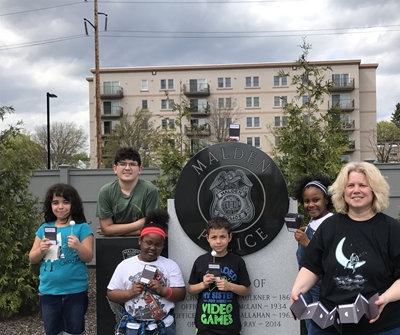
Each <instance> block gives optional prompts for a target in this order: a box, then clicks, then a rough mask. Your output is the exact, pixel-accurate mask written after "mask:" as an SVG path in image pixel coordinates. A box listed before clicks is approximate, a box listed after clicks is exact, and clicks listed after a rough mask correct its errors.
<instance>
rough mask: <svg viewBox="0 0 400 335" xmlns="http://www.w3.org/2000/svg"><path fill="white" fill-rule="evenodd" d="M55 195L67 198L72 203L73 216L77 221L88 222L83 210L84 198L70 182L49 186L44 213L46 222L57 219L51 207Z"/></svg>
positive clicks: (44, 203)
mask: <svg viewBox="0 0 400 335" xmlns="http://www.w3.org/2000/svg"><path fill="white" fill-rule="evenodd" d="M53 195H56V196H57V197H63V198H64V199H65V200H67V201H69V202H70V203H71V218H72V220H74V221H75V222H76V223H82V222H87V221H86V218H85V214H84V211H83V203H82V199H81V197H80V196H79V194H78V192H77V190H76V189H75V188H74V187H72V186H71V185H68V184H63V183H58V184H54V185H52V186H50V187H49V189H48V190H47V192H46V196H45V198H44V202H43V215H44V221H45V222H52V221H55V220H57V217H56V216H55V215H54V213H53V210H52V209H51V203H52V201H53Z"/></svg>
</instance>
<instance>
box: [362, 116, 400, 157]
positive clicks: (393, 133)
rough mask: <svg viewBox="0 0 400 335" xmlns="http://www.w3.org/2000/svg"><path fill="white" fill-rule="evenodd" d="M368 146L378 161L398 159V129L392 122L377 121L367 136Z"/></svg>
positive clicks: (399, 134)
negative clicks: (374, 127)
mask: <svg viewBox="0 0 400 335" xmlns="http://www.w3.org/2000/svg"><path fill="white" fill-rule="evenodd" d="M369 143H370V148H371V149H372V151H373V152H374V154H375V156H376V161H377V162H378V163H388V162H390V161H398V160H399V157H398V151H397V150H398V147H399V145H400V129H399V128H397V127H396V125H395V124H394V123H393V122H389V121H379V122H378V123H377V124H376V130H373V131H372V132H371V135H370V137H369Z"/></svg>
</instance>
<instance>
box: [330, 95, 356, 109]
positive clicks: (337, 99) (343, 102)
mask: <svg viewBox="0 0 400 335" xmlns="http://www.w3.org/2000/svg"><path fill="white" fill-rule="evenodd" d="M337 104H338V105H339V106H340V108H349V107H352V104H351V100H350V94H348V93H343V94H332V107H334V106H336V105H337Z"/></svg>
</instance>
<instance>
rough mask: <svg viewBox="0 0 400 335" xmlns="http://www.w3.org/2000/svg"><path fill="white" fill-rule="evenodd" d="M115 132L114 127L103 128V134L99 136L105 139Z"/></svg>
mask: <svg viewBox="0 0 400 335" xmlns="http://www.w3.org/2000/svg"><path fill="white" fill-rule="evenodd" d="M114 132H115V128H114V127H107V126H105V127H104V130H103V133H102V134H101V136H102V137H106V136H108V135H110V134H112V133H114Z"/></svg>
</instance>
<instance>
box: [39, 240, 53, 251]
mask: <svg viewBox="0 0 400 335" xmlns="http://www.w3.org/2000/svg"><path fill="white" fill-rule="evenodd" d="M52 245H53V244H51V243H50V242H49V239H48V238H46V237H45V238H44V239H43V240H41V241H40V252H41V253H42V254H45V253H46V252H47V251H48V250H49V249H50V247H51V246H52Z"/></svg>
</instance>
